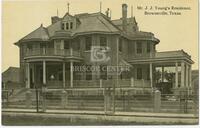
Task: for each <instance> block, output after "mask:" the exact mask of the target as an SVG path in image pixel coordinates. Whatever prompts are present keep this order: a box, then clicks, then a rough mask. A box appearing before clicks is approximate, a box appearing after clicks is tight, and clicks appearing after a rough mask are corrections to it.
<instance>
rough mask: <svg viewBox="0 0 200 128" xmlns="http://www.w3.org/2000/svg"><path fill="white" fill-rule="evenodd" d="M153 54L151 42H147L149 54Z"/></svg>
mask: <svg viewBox="0 0 200 128" xmlns="http://www.w3.org/2000/svg"><path fill="white" fill-rule="evenodd" d="M150 52H151V45H150V43H149V42H147V53H150Z"/></svg>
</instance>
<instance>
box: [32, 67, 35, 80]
mask: <svg viewBox="0 0 200 128" xmlns="http://www.w3.org/2000/svg"><path fill="white" fill-rule="evenodd" d="M32 79H33V83H34V84H35V65H34V64H33V66H32Z"/></svg>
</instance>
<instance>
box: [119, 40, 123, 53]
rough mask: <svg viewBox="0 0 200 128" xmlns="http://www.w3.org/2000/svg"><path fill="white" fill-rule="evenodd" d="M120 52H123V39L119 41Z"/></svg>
mask: <svg viewBox="0 0 200 128" xmlns="http://www.w3.org/2000/svg"><path fill="white" fill-rule="evenodd" d="M118 50H119V51H120V52H122V39H121V38H120V39H119V48H118Z"/></svg>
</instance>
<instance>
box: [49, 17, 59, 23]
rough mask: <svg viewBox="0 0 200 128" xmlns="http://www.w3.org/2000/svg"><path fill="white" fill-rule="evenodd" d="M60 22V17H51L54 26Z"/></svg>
mask: <svg viewBox="0 0 200 128" xmlns="http://www.w3.org/2000/svg"><path fill="white" fill-rule="evenodd" d="M59 20H60V18H59V17H58V16H53V17H51V23H52V24H54V23H56V22H57V21H59Z"/></svg>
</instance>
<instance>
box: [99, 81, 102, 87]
mask: <svg viewBox="0 0 200 128" xmlns="http://www.w3.org/2000/svg"><path fill="white" fill-rule="evenodd" d="M99 85H100V88H102V79H100V81H99Z"/></svg>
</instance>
